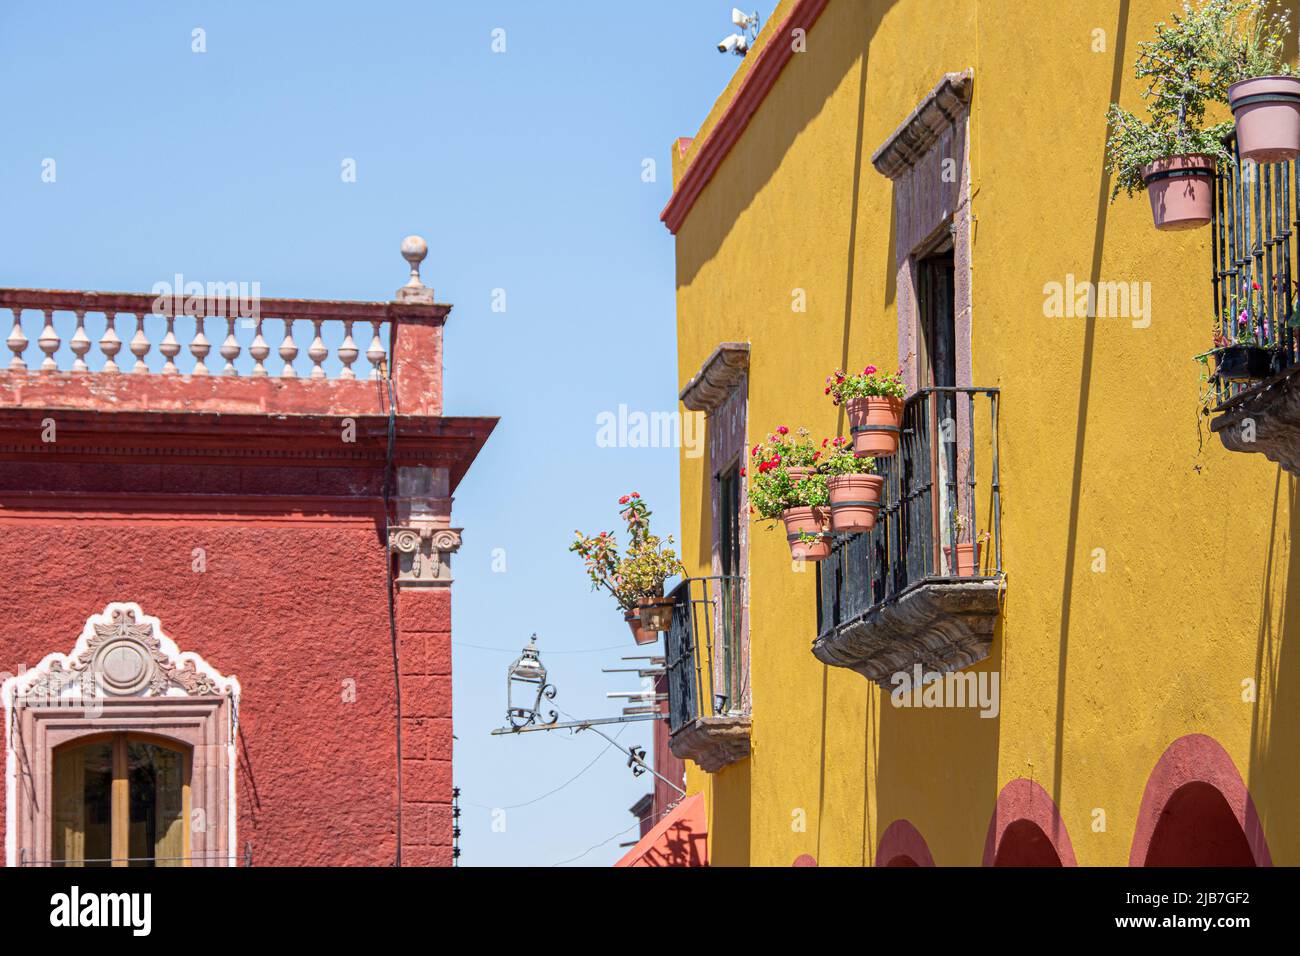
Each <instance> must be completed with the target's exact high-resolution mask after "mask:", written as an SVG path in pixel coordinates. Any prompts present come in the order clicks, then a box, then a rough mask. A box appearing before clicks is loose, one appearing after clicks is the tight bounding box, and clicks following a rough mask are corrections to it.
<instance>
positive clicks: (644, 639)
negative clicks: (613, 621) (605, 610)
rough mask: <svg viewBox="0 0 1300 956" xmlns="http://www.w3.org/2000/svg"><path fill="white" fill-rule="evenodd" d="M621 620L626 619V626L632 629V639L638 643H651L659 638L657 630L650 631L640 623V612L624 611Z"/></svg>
mask: <svg viewBox="0 0 1300 956" xmlns="http://www.w3.org/2000/svg"><path fill="white" fill-rule="evenodd" d="M623 620H625V621H627V626H628V627H630V628H631V629H632V640H634V641H636V642H637V643H638V644H653V643H654V642H655V641H657V640H659V632H658V631H652V630H650V629H649V628H647V627H645V626H643V625H642V624H641V612H640V611H639V610H636V611H625V612H624V613H623Z"/></svg>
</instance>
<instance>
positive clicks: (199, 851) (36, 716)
mask: <svg viewBox="0 0 1300 956" xmlns="http://www.w3.org/2000/svg"><path fill="white" fill-rule="evenodd" d="M0 697H2V698H3V703H4V721H5V864H6V865H7V866H18V865H23V864H24V863H25V862H26V861H28V860H31V861H38V862H39V861H48V860H49V859H50V852H51V842H52V838H51V820H52V816H51V812H50V808H51V805H52V789H53V752H54V749H55V748H56V747H59V746H62V745H64V744H67V743H71V742H73V741H76V740H78V739H80V738H84V737H89V736H92V735H95V734H103V733H107V732H128V733H142V734H153V735H155V736H158V737H162V738H165V739H167V740H170V741H174V742H176V743H178V744H180V745H181V746H182V747H184V748H187V749H188V750H189V753H190V792H191V807H192V810H191V818H190V819H189V820H187V821H186V826H187V827H189V828H190V851H189V856H190V859H191V862H192V863H193V865H198V866H226V865H231V864H232V854H233V853H234V848H235V847H236V846H237V845H238V843H237V840H236V801H235V767H236V757H235V740H236V739H237V737H238V728H239V697H240V687H239V681H238V679H237V678H235V677H226V676H223V675H222V674H221V673H219V672H218V671H217V670H216V669H215V668H213V667H212V666H211V665H209V664H208V663H207V662H206V661H205V660H204V659H203V658H202V657H200V656H199V655H197V654H195V653H193V652H189V651H185V652H182V651H181V650H180V648H179V647H177V645H176V643H175V642H174V641H173V640H172V639H171V638H169V637H168V636H167V635H166V634H165V633H164V632H163V630H162V626H161V623H160V622H159V620H158V618H156V617H152V616H150V615H148V614H145V613H144V612H143V610H141V608H140V605H138V604H136V603H134V602H114V603H112V604H109V605H108V606H107V607H105V608H104V610H103V612H102V613H100V614H93V615H91V616H90V617H89V618H87V619H86V623H85V626H84V628H83V629H82V632H81V636H80V637H78V638H77V641H76V643H75V645H74V646H73V648H72V651H71V652H70V653H68V654H61V653H52V654H49V655H47V656H46V657H45V658H44V659H43V660H42V661H41V662H40V664H39V665H37V666H36V667H35V668H34V669H32V670H29V671H25V672H24V673H22V674H18V675H16V676H11V677H9V678H8V679H7V680H5V682H4V684H3V685H2V686H0ZM194 809H201V810H202V811H203V817H202V819H203V823H204V826H203V827H201V828H198V829H196V828H195V827H194V822H195V817H194V816H193V810H194ZM20 848H21V851H25V852H20Z"/></svg>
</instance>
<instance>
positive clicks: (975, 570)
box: [943, 541, 980, 578]
mask: <svg viewBox="0 0 1300 956" xmlns="http://www.w3.org/2000/svg"><path fill="white" fill-rule="evenodd" d="M943 556H944V557H945V558H946V559H947V560H948V567H949V568H952V548H944V549H943ZM979 567H980V546H979V544H978V543H976V544H971V543H969V542H967V543H962V542H960V541H959V542H957V568H956V570H955V571H952V570H950V571H949V572H948V573H949V574H954V573H955V574H956V575H957V577H960V578H973V577H975V576H976V575H977V574H979Z"/></svg>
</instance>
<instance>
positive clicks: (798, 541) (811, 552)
mask: <svg viewBox="0 0 1300 956" xmlns="http://www.w3.org/2000/svg"><path fill="white" fill-rule="evenodd" d="M781 519H782V520H783V521H784V522H785V539H786V540H787V541H788V542H790V557H792V558H794V559H795V560H796V561H800V560H802V561H821V560H823V559H824V558H828V557H830V553H831V536H830V533H829V531H828V529H829V527H830V521H831V513H830V509H829V508H788V509H786V510H785V511H784V512H782V513H781ZM805 534H810V535H815V536H816V537H814V538H811V539H808V540H802V536H803V535H805Z"/></svg>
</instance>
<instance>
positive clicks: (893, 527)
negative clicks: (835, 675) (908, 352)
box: [817, 388, 1002, 666]
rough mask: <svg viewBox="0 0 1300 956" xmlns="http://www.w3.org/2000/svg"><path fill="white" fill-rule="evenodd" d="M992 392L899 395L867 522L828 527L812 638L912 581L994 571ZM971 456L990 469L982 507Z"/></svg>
mask: <svg viewBox="0 0 1300 956" xmlns="http://www.w3.org/2000/svg"><path fill="white" fill-rule="evenodd" d="M981 399H982V400H984V401H987V403H988V412H987V414H988V418H987V419H986V420H987V421H988V429H989V430H988V433H987V434H986V435H980V434H979V433H980V431H981V430H982V429H980V428H979V427H978V420H979V419H980V418H982V417H983V415H982V413H981V410H980V409H979V408H978V404H977V401H978V400H981ZM998 400H999V391H998V389H996V388H925V389H921V390H920V391H918V392H916V393H915V394H914V395H912V396H911V397H910V398H909V399H908V400H907V402H906V403H905V405H904V410H903V422H902V438H901V442H900V446H899V450H898V452H897V453H896V454H895V455H893V456H892V457H889V458H881V459H879V460H878V461H877V468H878V470H879V473H880V474H881V475H883V476H884V479H885V489H884V497H883V503H882V507H881V510H880V515H879V518H878V520H877V523H876V527H875V528H874V529H873V530H872V531H870V532H867V533H864V534H855V535H837V536H836V541H835V543H834V545H833V548H832V552H831V555H830V557H829V558H827V559H826V560H825V561H823V562H821V563H820V564H819V566H818V569H817V577H818V582H817V583H818V602H817V634H818V639H819V642H820V641H822V640H824V639H826V638H828V637H829V636H831V635H833V634H835V633H836V632H837V631H839V630H841V629H843V628H845V627H847V626H849V625H851V624H854V623H855V622H859V621H861V620H862V619H863V618H865V617H867V616H869V615H870V614H871V613H872V612H873V611H875V610H876V609H878V608H880V607H881V606H883V605H886V604H889V603H891V602H895V601H897V600H899V599H900V598H901V597H902V596H903V595H905V594H906V593H907V592H909V591H911V590H913V589H915V588H917V587H918V586H920V585H923V584H927V583H953V584H961V583H970V582H977V581H989V580H995V579H998V578H1000V577H1001V574H1002V533H1001V514H1000V511H1001V489H1000V486H999V477H998V469H999V462H998V441H997V436H998ZM977 458H981V460H982V461H986V462H987V464H988V467H989V469H990V471H989V483H988V486H987V498H986V501H987V511H986V512H983V513H981V511H980V509H979V507H978V504H979V497H978V494H977V492H978V491H979V486H978V484H977V481H976V469H975V465H976V459H977ZM954 544H955V545H956V547H954ZM819 656H821V655H819ZM828 662H831V663H842V662H841V661H838V660H837V661H828ZM845 666H855V665H854V664H852V663H847V662H845Z"/></svg>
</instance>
